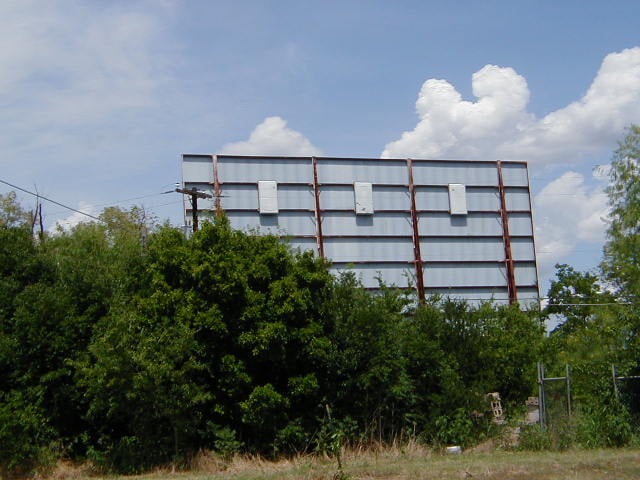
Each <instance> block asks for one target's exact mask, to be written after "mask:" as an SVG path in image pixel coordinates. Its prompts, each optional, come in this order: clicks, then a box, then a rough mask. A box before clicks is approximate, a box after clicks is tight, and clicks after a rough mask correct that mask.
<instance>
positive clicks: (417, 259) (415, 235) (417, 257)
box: [407, 158, 425, 303]
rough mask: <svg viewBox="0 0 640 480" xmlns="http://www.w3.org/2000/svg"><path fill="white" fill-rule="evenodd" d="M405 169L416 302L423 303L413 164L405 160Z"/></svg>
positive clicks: (422, 277)
mask: <svg viewBox="0 0 640 480" xmlns="http://www.w3.org/2000/svg"><path fill="white" fill-rule="evenodd" d="M407 169H408V171H409V197H410V198H411V225H412V227H413V256H414V261H415V265H416V287H417V289H418V300H419V301H420V303H423V302H424V299H425V294H424V270H423V264H422V254H421V253H420V231H419V228H418V220H419V218H418V210H417V208H416V189H415V185H414V183H413V162H412V161H411V159H410V158H408V159H407Z"/></svg>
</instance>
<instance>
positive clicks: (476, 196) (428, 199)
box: [416, 186, 500, 212]
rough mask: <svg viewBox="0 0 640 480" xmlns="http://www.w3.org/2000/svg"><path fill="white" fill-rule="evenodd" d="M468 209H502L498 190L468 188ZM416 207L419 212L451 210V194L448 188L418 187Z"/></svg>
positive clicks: (471, 210) (491, 188)
mask: <svg viewBox="0 0 640 480" xmlns="http://www.w3.org/2000/svg"><path fill="white" fill-rule="evenodd" d="M466 194H467V207H468V209H469V211H470V212H473V211H478V210H485V211H486V210H493V211H498V210H499V209H500V197H499V196H498V190H497V189H496V188H493V187H475V188H473V187H472V188H467V189H466ZM416 206H417V208H418V210H442V211H448V210H449V192H448V189H447V186H441V187H416Z"/></svg>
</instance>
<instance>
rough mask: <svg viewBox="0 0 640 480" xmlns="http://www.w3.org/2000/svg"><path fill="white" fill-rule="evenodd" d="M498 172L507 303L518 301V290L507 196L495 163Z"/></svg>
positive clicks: (498, 165) (500, 173)
mask: <svg viewBox="0 0 640 480" xmlns="http://www.w3.org/2000/svg"><path fill="white" fill-rule="evenodd" d="M496 167H497V170H498V192H499V195H500V217H501V219H502V239H503V242H504V263H505V267H506V270H507V289H508V292H509V303H510V304H514V303H516V302H517V301H518V288H517V285H516V273H515V265H514V261H513V253H512V251H511V235H509V211H508V210H507V196H506V193H505V188H504V179H503V176H502V162H501V161H500V160H498V161H497V162H496Z"/></svg>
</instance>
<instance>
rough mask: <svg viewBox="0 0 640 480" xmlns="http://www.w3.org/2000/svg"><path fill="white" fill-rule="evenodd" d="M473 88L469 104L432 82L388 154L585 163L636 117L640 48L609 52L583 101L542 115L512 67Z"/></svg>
mask: <svg viewBox="0 0 640 480" xmlns="http://www.w3.org/2000/svg"><path fill="white" fill-rule="evenodd" d="M472 87H473V94H474V96H475V97H476V98H477V100H476V101H467V100H464V99H462V96H461V94H460V93H459V92H458V91H457V90H456V89H455V87H454V86H453V85H451V84H450V83H449V82H447V81H446V80H435V79H429V80H427V81H426V82H425V83H424V84H423V85H422V88H421V89H420V93H419V95H418V100H417V101H416V112H417V113H418V116H419V122H418V124H417V125H416V127H415V128H414V129H413V130H411V131H408V132H404V133H403V134H402V135H401V137H400V138H399V139H398V140H395V141H392V142H390V143H388V144H387V145H386V147H385V149H384V151H383V153H382V157H384V158H389V157H400V158H404V157H414V158H429V157H439V158H454V157H457V158H470V159H487V158H491V159H493V158H502V159H518V160H528V161H531V162H536V163H571V162H576V161H579V160H580V159H581V158H582V157H584V156H585V155H587V154H590V153H593V152H597V151H599V150H601V149H603V148H607V147H609V146H610V145H611V144H612V142H614V141H615V140H616V139H617V138H619V136H620V134H621V132H622V131H623V129H624V127H625V126H627V125H629V124H630V123H633V122H637V121H638V115H639V112H640V47H635V48H629V49H626V50H623V51H621V52H616V53H611V54H609V55H607V56H606V57H605V59H604V60H603V62H602V65H601V67H600V70H599V71H598V73H597V75H596V77H595V79H594V80H593V82H592V84H591V86H590V88H589V90H588V91H587V93H586V94H585V95H584V96H583V97H582V98H581V99H579V100H577V101H575V102H573V103H570V104H569V105H567V106H566V107H564V108H561V109H559V110H556V111H554V112H551V113H549V114H548V115H546V116H545V117H543V118H540V119H538V118H536V117H535V115H533V114H532V113H530V112H527V104H528V102H529V96H530V92H529V88H528V86H527V82H526V80H525V78H524V77H522V76H521V75H519V74H518V73H517V72H516V71H515V70H513V69H512V68H509V67H499V66H496V65H487V66H485V67H484V68H482V69H481V70H479V71H478V72H476V73H474V74H473V76H472Z"/></svg>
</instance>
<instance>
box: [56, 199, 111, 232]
mask: <svg viewBox="0 0 640 480" xmlns="http://www.w3.org/2000/svg"><path fill="white" fill-rule="evenodd" d="M77 210H78V211H76V212H73V213H71V214H70V215H69V216H68V217H66V218H64V219H62V220H58V221H57V222H56V224H55V227H53V228H51V229H50V231H52V232H55V231H56V230H58V229H61V230H67V231H68V230H71V229H72V228H73V227H75V226H76V225H78V224H79V223H82V222H87V221H92V219H91V218H89V217H87V215H91V216H93V217H95V216H97V215H98V214H99V212H98V209H97V208H96V207H95V206H93V205H91V204H90V203H87V202H84V201H80V205H79V206H78V209H77ZM84 214H87V215H84Z"/></svg>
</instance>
